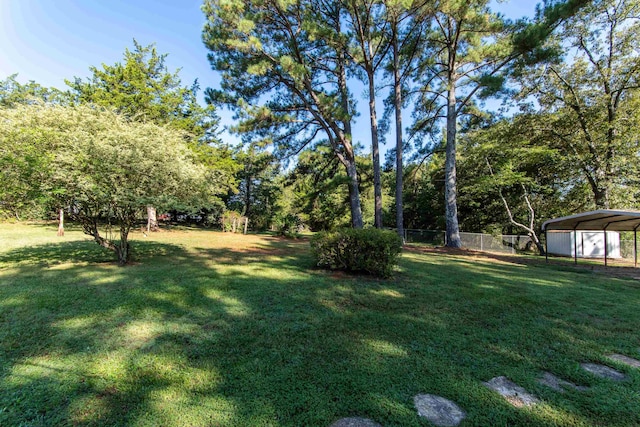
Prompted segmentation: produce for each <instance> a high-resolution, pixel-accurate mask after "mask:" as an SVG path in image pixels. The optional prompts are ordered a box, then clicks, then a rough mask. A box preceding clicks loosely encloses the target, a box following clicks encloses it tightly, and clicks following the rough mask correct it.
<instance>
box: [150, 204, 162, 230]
mask: <svg viewBox="0 0 640 427" xmlns="http://www.w3.org/2000/svg"><path fill="white" fill-rule="evenodd" d="M159 229H160V228H159V227H158V216H157V215H156V208H155V207H153V206H147V233H148V232H150V231H158V230H159Z"/></svg>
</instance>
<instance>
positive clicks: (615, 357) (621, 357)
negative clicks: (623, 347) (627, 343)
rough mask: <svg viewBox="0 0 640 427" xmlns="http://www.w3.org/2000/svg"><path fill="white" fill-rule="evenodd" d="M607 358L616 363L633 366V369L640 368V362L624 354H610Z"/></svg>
mask: <svg viewBox="0 0 640 427" xmlns="http://www.w3.org/2000/svg"><path fill="white" fill-rule="evenodd" d="M607 357H608V358H609V359H611V360H615V361H616V362H620V363H624V364H625V365H627V366H631V367H632V368H640V360H638V359H634V358H633V357H628V356H625V355H624V354H610V355H608V356H607Z"/></svg>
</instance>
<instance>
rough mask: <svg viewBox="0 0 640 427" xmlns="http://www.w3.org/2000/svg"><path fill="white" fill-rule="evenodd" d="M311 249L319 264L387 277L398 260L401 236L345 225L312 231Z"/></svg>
mask: <svg viewBox="0 0 640 427" xmlns="http://www.w3.org/2000/svg"><path fill="white" fill-rule="evenodd" d="M311 250H312V252H313V255H314V256H315V257H316V261H317V263H318V266H319V267H324V268H329V269H335V270H346V271H353V272H366V273H369V274H372V275H375V276H380V277H389V276H391V273H392V272H393V268H394V267H395V266H396V264H397V263H398V256H399V255H400V252H401V251H402V239H401V238H400V237H399V236H398V235H397V234H396V233H394V232H392V231H387V230H378V229H375V228H370V229H353V228H347V229H341V230H338V231H331V232H322V233H318V234H316V235H315V236H314V237H313V238H312V239H311Z"/></svg>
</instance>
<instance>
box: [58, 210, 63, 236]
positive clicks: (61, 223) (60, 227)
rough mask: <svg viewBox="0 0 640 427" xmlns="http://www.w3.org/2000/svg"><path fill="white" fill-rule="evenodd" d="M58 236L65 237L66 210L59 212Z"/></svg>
mask: <svg viewBox="0 0 640 427" xmlns="http://www.w3.org/2000/svg"><path fill="white" fill-rule="evenodd" d="M58 236H64V209H62V208H60V211H59V212H58Z"/></svg>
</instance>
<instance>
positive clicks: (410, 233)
mask: <svg viewBox="0 0 640 427" xmlns="http://www.w3.org/2000/svg"><path fill="white" fill-rule="evenodd" d="M445 237H446V234H445V232H444V231H436V230H411V229H408V230H405V231H404V239H405V241H406V242H407V243H423V244H427V245H433V246H444V245H445V243H446V241H445ZM460 240H462V246H463V247H465V248H467V249H472V250H476V251H483V252H502V253H512V254H514V253H516V252H518V251H524V250H529V249H531V245H532V244H533V241H532V240H531V238H530V237H529V236H521V235H500V236H494V235H492V234H485V233H460Z"/></svg>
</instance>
